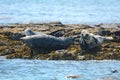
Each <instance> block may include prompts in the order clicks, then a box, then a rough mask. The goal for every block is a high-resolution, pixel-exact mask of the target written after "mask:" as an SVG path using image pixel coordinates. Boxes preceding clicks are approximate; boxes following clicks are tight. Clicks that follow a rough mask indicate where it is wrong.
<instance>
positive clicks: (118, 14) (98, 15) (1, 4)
mask: <svg viewBox="0 0 120 80" xmlns="http://www.w3.org/2000/svg"><path fill="white" fill-rule="evenodd" d="M49 21H61V22H62V23H71V24H73V23H75V24H79V23H82V24H84V23H90V24H91V23H93V24H94V23H120V0H0V24H11V23H36V22H49Z"/></svg>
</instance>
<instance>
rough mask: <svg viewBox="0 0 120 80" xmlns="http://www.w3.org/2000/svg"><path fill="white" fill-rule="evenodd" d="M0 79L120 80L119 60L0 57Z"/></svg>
mask: <svg viewBox="0 0 120 80" xmlns="http://www.w3.org/2000/svg"><path fill="white" fill-rule="evenodd" d="M112 71H115V72H112ZM68 75H78V76H79V78H76V79H74V78H73V79H72V78H66V76H68ZM0 80H120V61H115V60H114V61H112V60H109V61H107V60H106V61H105V60H103V61H48V60H21V59H12V60H5V59H3V60H2V59H0Z"/></svg>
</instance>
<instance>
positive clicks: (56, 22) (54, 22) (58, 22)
mask: <svg viewBox="0 0 120 80" xmlns="http://www.w3.org/2000/svg"><path fill="white" fill-rule="evenodd" d="M49 24H60V25H62V23H61V22H60V21H53V22H49Z"/></svg>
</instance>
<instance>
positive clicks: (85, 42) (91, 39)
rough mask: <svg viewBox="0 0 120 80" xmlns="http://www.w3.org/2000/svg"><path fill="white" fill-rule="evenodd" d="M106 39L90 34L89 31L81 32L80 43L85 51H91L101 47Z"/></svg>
mask: <svg viewBox="0 0 120 80" xmlns="http://www.w3.org/2000/svg"><path fill="white" fill-rule="evenodd" d="M104 40H105V38H104V37H102V36H99V35H94V34H92V33H89V32H88V31H87V30H83V31H81V35H80V39H79V43H80V46H81V47H82V48H83V49H86V50H89V49H93V48H95V47H99V46H101V44H102V42H103V41H104Z"/></svg>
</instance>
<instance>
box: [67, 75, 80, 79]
mask: <svg viewBox="0 0 120 80" xmlns="http://www.w3.org/2000/svg"><path fill="white" fill-rule="evenodd" d="M66 78H80V76H79V75H67V76H66Z"/></svg>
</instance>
